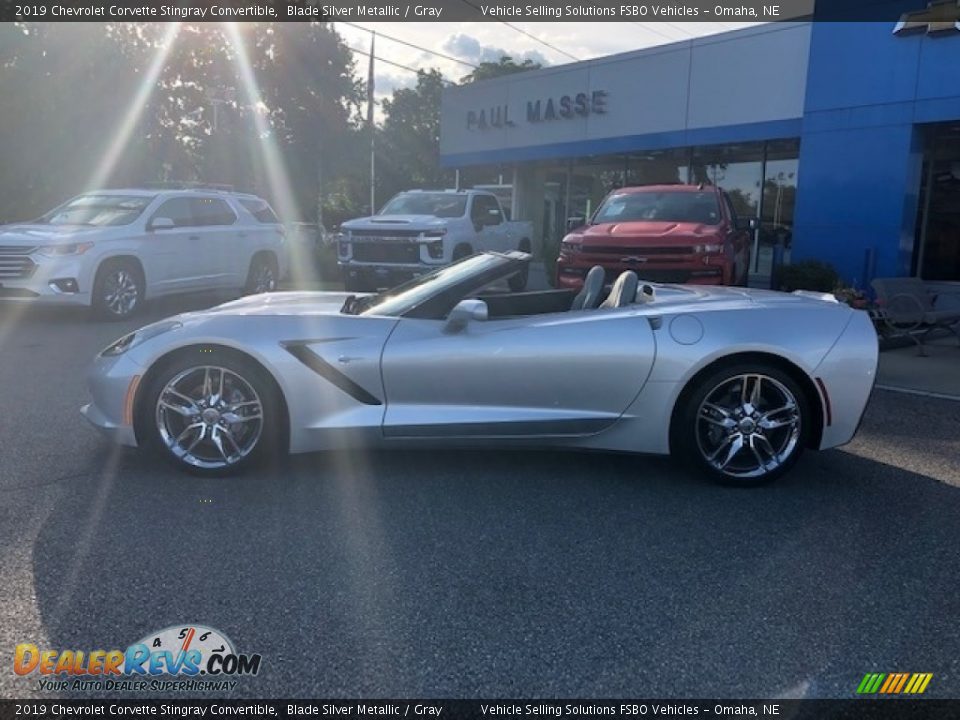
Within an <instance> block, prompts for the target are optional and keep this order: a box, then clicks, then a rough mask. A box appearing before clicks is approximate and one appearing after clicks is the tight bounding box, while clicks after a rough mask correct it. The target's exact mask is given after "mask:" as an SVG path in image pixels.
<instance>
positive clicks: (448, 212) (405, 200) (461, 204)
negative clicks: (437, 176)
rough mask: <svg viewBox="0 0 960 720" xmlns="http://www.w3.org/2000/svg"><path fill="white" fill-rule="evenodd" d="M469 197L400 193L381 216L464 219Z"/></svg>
mask: <svg viewBox="0 0 960 720" xmlns="http://www.w3.org/2000/svg"><path fill="white" fill-rule="evenodd" d="M466 209H467V196H466V195H462V194H461V195H456V194H454V193H424V192H416V193H400V194H399V195H397V196H396V197H394V198H393V199H392V200H391V201H390V202H388V203H387V204H386V205H384V207H383V210H381V211H380V214H381V215H433V216H434V217H438V218H455V217H462V216H463V214H464V212H466Z"/></svg>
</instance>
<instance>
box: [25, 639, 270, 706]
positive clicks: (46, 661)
mask: <svg viewBox="0 0 960 720" xmlns="http://www.w3.org/2000/svg"><path fill="white" fill-rule="evenodd" d="M260 662H261V657H260V655H258V654H242V653H238V652H237V651H236V650H235V649H234V646H233V643H232V642H230V640H229V639H228V638H227V637H226V636H225V635H224V634H223V633H221V632H220V631H218V630H214V629H213V628H210V627H205V626H203V625H179V626H173V627H168V628H166V629H165V630H161V631H160V632H156V633H150V634H149V635H147V636H146V637H145V638H143V639H142V640H140V641H139V642H136V643H134V644H132V645H130V646H129V647H127V648H126V649H125V650H120V649H114V650H47V649H44V650H41V649H40V648H39V647H37V646H36V645H34V644H32V643H21V644H19V645H17V647H16V650H15V651H14V655H13V671H14V672H15V673H16V674H17V675H19V676H21V677H37V689H38V690H50V691H62V690H95V691H104V690H133V691H148V692H156V691H163V690H174V691H177V690H181V691H197V690H214V691H225V690H232V689H233V688H234V687H236V685H237V682H238V681H237V680H235V679H234V678H236V677H239V676H251V675H256V674H257V673H258V672H260ZM64 676H66V677H64ZM173 678H176V679H173Z"/></svg>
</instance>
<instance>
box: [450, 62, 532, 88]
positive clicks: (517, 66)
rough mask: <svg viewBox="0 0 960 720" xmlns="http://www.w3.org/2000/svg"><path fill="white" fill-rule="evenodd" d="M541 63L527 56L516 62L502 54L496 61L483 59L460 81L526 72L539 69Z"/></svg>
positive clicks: (465, 81)
mask: <svg viewBox="0 0 960 720" xmlns="http://www.w3.org/2000/svg"><path fill="white" fill-rule="evenodd" d="M541 67H542V65H541V64H540V63H538V62H534V61H533V60H530V59H529V58H528V59H526V60H524V61H523V62H521V63H518V62H517V61H516V60H514V59H513V58H512V57H510V56H509V55H504V56H502V57H501V58H500V60H499V61H497V62H489V61H484V62H481V63H480V65H479V66H477V68H476V69H475V70H473V72H471V73H470V74H469V75H464V76H463V77H462V78H461V79H460V82H461V83H462V84H466V83H473V82H477V81H478V80H489V79H490V78H495V77H501V76H503V75H513V74H514V73H519V72H526V71H527V70H539V69H540V68H541Z"/></svg>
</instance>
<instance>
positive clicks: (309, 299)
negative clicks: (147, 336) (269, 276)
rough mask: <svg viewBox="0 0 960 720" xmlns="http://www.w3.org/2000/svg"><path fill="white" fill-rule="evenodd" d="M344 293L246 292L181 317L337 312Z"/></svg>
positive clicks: (335, 313) (336, 313)
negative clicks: (240, 295) (255, 293)
mask: <svg viewBox="0 0 960 720" xmlns="http://www.w3.org/2000/svg"><path fill="white" fill-rule="evenodd" d="M356 294H357V293H346V292H276V293H264V294H262V295H250V296H248V297H244V298H240V299H239V300H232V301H231V302H228V303H224V304H223V305H217V306H216V307H212V308H210V309H208V310H200V311H197V312H192V313H186V314H185V315H184V316H183V317H184V318H205V317H210V316H212V315H338V314H339V313H340V308H341V307H343V302H344V301H345V300H346V299H347V297H349V296H350V295H356Z"/></svg>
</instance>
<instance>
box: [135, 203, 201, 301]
mask: <svg viewBox="0 0 960 720" xmlns="http://www.w3.org/2000/svg"><path fill="white" fill-rule="evenodd" d="M146 230H147V237H146V239H145V240H144V242H143V246H142V250H141V253H140V261H141V262H142V263H143V266H144V269H145V270H146V274H147V287H148V291H149V293H150V294H151V295H165V294H167V293H173V292H183V291H186V290H195V289H198V288H200V287H202V286H203V283H204V281H205V275H206V270H205V267H204V263H203V262H201V261H200V260H199V258H198V243H197V241H198V239H199V235H198V232H197V228H196V225H195V220H194V217H193V203H192V198H191V197H190V196H189V195H182V196H176V197H171V198H168V199H167V200H164V201H163V202H162V203H161V204H160V206H159V207H158V208H157V209H156V210H155V211H154V212H153V213H152V214H151V216H150V218H149V219H148V220H147V225H146Z"/></svg>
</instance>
